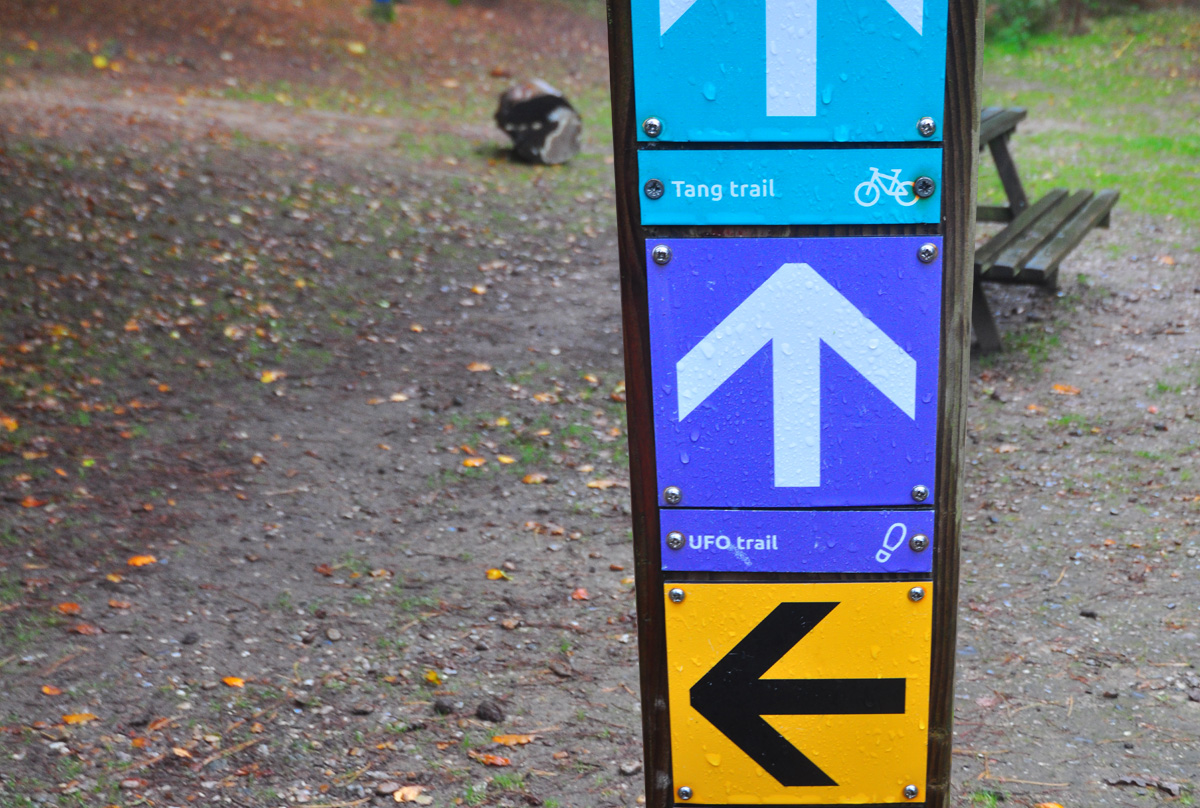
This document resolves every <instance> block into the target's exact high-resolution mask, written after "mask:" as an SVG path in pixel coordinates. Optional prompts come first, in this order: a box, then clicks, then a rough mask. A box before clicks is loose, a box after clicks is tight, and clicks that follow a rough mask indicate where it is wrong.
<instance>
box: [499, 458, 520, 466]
mask: <svg viewBox="0 0 1200 808" xmlns="http://www.w3.org/2000/svg"><path fill="white" fill-rule="evenodd" d="M496 462H497V463H503V464H504V465H506V466H507V465H509V464H511V463H516V462H517V459H516V458H515V457H513V456H512V455H496Z"/></svg>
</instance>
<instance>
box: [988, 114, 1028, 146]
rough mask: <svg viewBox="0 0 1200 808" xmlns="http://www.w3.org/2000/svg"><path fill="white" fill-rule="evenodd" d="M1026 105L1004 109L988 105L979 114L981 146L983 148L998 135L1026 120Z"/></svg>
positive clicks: (1009, 130)
mask: <svg viewBox="0 0 1200 808" xmlns="http://www.w3.org/2000/svg"><path fill="white" fill-rule="evenodd" d="M1027 114H1028V113H1026V111H1025V108H1024V107H1013V108H1012V109H1003V108H1001V107H988V108H987V109H985V110H983V112H982V113H980V116H979V148H980V149H982V148H983V147H984V146H986V145H988V143H990V142H991V141H993V140H995V139H996V138H997V137H1000V136H1001V135H1004V134H1006V133H1008V132H1011V131H1012V130H1014V129H1016V128H1017V124H1019V123H1020V122H1021V121H1023V120H1025V116H1026V115H1027Z"/></svg>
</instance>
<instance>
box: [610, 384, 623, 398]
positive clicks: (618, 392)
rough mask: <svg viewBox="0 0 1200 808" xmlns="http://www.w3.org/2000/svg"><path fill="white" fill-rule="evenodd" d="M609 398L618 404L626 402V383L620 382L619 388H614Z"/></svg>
mask: <svg viewBox="0 0 1200 808" xmlns="http://www.w3.org/2000/svg"><path fill="white" fill-rule="evenodd" d="M608 397H609V398H611V399H612V400H613V401H617V402H622V401H624V400H625V382H624V381H621V382H618V383H617V386H616V387H614V388H613V391H612V392H611V393H609V396H608Z"/></svg>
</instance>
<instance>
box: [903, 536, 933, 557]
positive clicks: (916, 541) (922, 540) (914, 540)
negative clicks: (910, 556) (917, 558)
mask: <svg viewBox="0 0 1200 808" xmlns="http://www.w3.org/2000/svg"><path fill="white" fill-rule="evenodd" d="M908 546H909V547H910V548H912V551H913V552H915V553H919V552H921V551H922V550H924V549H925V548H926V547H928V546H929V537H928V536H926V535H925V534H924V533H914V534H912V536H911V537H910V538H909V540H908Z"/></svg>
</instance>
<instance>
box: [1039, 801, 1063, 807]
mask: <svg viewBox="0 0 1200 808" xmlns="http://www.w3.org/2000/svg"><path fill="white" fill-rule="evenodd" d="M1033 808H1063V807H1062V803H1058V802H1035V803H1034V804H1033Z"/></svg>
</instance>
